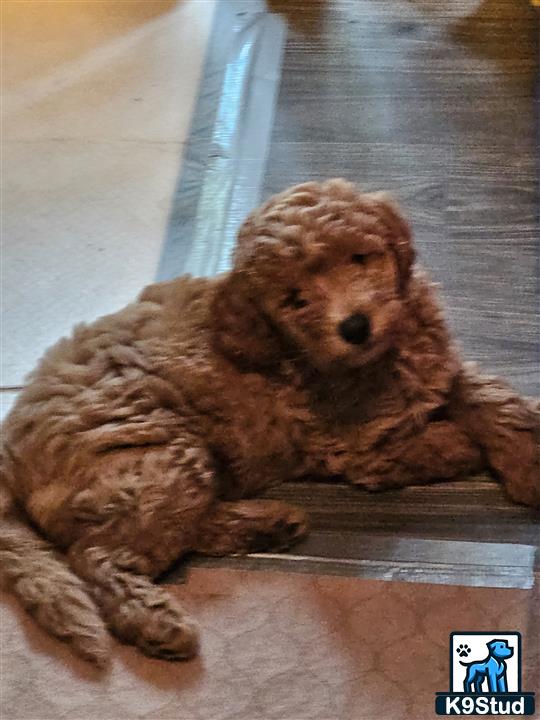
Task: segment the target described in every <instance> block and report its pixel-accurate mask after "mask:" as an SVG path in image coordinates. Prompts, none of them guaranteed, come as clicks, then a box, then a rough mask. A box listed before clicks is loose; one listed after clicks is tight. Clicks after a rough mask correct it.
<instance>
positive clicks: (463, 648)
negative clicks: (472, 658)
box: [456, 645, 471, 657]
mask: <svg viewBox="0 0 540 720" xmlns="http://www.w3.org/2000/svg"><path fill="white" fill-rule="evenodd" d="M456 652H457V654H458V655H459V657H468V656H469V655H470V652H471V648H470V647H469V646H468V645H458V646H457V648H456Z"/></svg>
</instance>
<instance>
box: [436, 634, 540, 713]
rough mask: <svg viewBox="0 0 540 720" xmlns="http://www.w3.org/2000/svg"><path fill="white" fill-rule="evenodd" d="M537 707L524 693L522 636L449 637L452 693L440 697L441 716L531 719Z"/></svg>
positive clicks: (437, 700)
mask: <svg viewBox="0 0 540 720" xmlns="http://www.w3.org/2000/svg"><path fill="white" fill-rule="evenodd" d="M534 704H535V703H534V693H531V692H523V691H522V689H521V635H520V633H518V632H498V633H488V632H468V631H467V632H465V631H462V632H453V633H451V634H450V690H449V691H448V692H439V693H437V696H436V700H435V711H436V713H437V714H438V715H514V716H515V715H532V714H533V713H534Z"/></svg>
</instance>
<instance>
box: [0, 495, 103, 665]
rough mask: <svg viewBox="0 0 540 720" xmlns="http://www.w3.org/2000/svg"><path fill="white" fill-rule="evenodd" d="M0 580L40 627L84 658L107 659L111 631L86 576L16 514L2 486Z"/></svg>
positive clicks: (0, 504) (94, 660)
mask: <svg viewBox="0 0 540 720" xmlns="http://www.w3.org/2000/svg"><path fill="white" fill-rule="evenodd" d="M0 581H1V582H2V585H4V586H5V587H6V589H9V590H10V591H11V592H12V593H13V594H14V595H15V596H16V597H18V599H19V600H20V601H21V603H22V604H23V605H24V607H25V608H26V610H27V611H28V612H29V613H30V614H31V615H32V616H33V617H34V618H35V619H36V621H37V622H38V623H39V625H41V627H42V628H44V629H45V630H47V631H48V632H49V633H51V634H52V635H55V636H56V637H58V638H60V639H61V640H64V641H65V642H67V643H69V644H70V645H71V647H72V649H73V650H74V652H75V653H76V654H77V655H80V656H81V657H83V658H84V659H85V660H89V661H91V662H92V663H94V664H96V665H98V666H99V667H104V666H105V665H106V664H107V661H108V657H109V635H108V633H107V630H106V628H105V625H104V623H103V620H102V619H101V617H100V614H99V612H98V610H97V608H96V606H95V605H94V602H93V601H92V599H91V598H90V596H89V594H88V592H87V590H86V587H85V585H84V583H83V581H82V580H80V579H79V578H78V577H77V576H76V575H74V574H73V573H72V572H71V571H70V569H69V568H68V567H67V565H66V564H65V563H64V562H62V559H61V558H60V557H59V555H58V554H57V553H56V552H55V551H54V549H53V547H52V546H51V545H49V544H48V543H47V542H46V541H45V540H42V539H41V538H40V537H39V536H38V535H37V533H36V532H34V530H33V529H32V528H31V526H30V525H29V524H28V523H27V522H25V519H24V517H22V516H21V515H20V514H18V512H17V511H16V510H15V508H14V507H13V503H12V501H11V498H10V497H9V494H8V492H7V490H6V489H5V487H1V486H0Z"/></svg>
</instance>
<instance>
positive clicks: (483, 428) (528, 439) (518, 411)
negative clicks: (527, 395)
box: [450, 365, 540, 507]
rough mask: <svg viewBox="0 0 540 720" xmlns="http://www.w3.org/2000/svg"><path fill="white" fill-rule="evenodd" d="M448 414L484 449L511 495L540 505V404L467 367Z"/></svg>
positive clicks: (494, 470)
mask: <svg viewBox="0 0 540 720" xmlns="http://www.w3.org/2000/svg"><path fill="white" fill-rule="evenodd" d="M450 415H451V417H452V419H453V420H454V422H456V423H457V424H458V425H459V426H460V427H461V428H463V430H464V431H465V432H466V433H467V434H468V436H469V437H470V438H471V440H472V441H473V442H474V443H476V444H477V445H478V446H479V447H480V448H481V450H482V452H483V454H484V456H485V459H486V462H487V465H488V466H489V468H490V469H491V470H492V471H493V472H494V473H495V474H496V475H497V476H498V477H500V478H501V480H502V482H503V483H504V486H505V488H506V491H507V492H508V494H509V495H510V497H511V498H512V499H513V500H515V501H517V502H520V503H523V504H525V505H531V506H533V507H540V405H539V404H538V402H536V403H534V402H532V401H527V400H525V399H523V398H521V397H519V395H517V394H516V393H515V392H514V391H513V390H512V389H511V388H510V387H509V386H508V385H506V384H505V383H504V382H502V381H501V380H499V379H498V378H493V377H487V376H482V375H480V374H479V373H477V372H476V370H475V368H474V367H473V366H470V365H466V366H465V367H464V368H463V369H462V371H461V372H460V374H459V375H458V377H457V378H456V381H455V383H454V387H453V390H452V396H451V402H450Z"/></svg>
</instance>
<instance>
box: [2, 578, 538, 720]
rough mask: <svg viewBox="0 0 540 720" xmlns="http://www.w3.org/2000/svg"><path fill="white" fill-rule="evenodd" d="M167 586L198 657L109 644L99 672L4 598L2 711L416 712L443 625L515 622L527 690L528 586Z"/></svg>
mask: <svg viewBox="0 0 540 720" xmlns="http://www.w3.org/2000/svg"><path fill="white" fill-rule="evenodd" d="M170 589H171V592H174V593H175V594H176V595H177V596H178V597H180V598H181V599H182V600H183V602H184V605H185V606H186V607H187V608H188V609H189V610H190V611H191V612H192V613H193V615H194V616H195V617H196V618H197V619H198V621H199V623H200V626H201V633H202V648H201V656H200V658H198V659H197V660H194V661H191V662H188V663H176V664H175V663H165V662H161V661H156V660H149V659H147V658H143V657H142V656H140V655H139V654H137V653H136V652H135V651H134V650H132V649H131V648H125V647H121V646H118V645H115V647H114V662H113V667H112V671H111V673H110V675H109V676H108V677H106V678H105V679H103V680H101V681H99V680H98V679H97V678H96V677H94V676H92V674H91V673H90V672H89V671H88V669H87V668H86V667H84V666H83V664H82V663H80V664H79V663H78V662H73V660H72V658H71V657H69V654H68V653H67V652H66V651H65V649H64V648H63V647H61V645H60V643H57V642H56V641H53V640H50V639H49V638H46V637H44V636H43V634H42V633H41V632H40V631H39V630H37V629H36V628H35V626H33V625H32V624H31V623H30V622H28V621H27V620H26V619H25V618H22V617H21V613H20V612H19V611H17V610H15V609H14V608H13V607H12V606H11V605H10V606H9V607H6V610H5V613H4V617H3V623H4V640H3V644H2V656H3V673H2V674H3V682H4V688H5V689H4V691H3V713H2V718H3V720H120V719H122V720H127V719H129V720H429V719H430V718H434V717H435V713H434V702H435V693H436V692H438V691H445V690H448V689H449V686H448V682H449V672H448V654H449V653H448V638H449V633H450V632H451V631H455V630H464V629H470V628H474V629H475V630H489V631H491V630H495V631H496V630H499V631H503V630H508V628H509V627H511V628H512V629H514V630H517V631H520V632H522V634H523V637H524V647H523V651H524V653H523V654H524V675H523V688H524V689H525V690H527V689H531V690H532V689H534V688H535V687H536V688H538V687H539V679H540V678H539V673H540V665H539V657H538V656H539V650H540V648H538V645H537V644H535V638H536V639H537V638H538V630H539V617H538V609H539V608H538V597H536V602H535V601H534V598H533V592H534V591H531V590H511V589H492V588H463V587H445V586H442V585H427V584H414V583H397V582H383V581H376V580H361V581H359V580H356V579H352V578H330V577H323V576H317V575H289V574H286V573H274V572H270V573H268V572H250V571H235V570H225V569H221V570H201V569H196V570H194V571H193V572H192V573H191V575H190V577H189V579H188V582H187V584H186V585H180V586H178V585H175V586H172V587H171V588H170ZM536 592H537V591H536ZM533 612H536V613H537V614H536V616H534V615H533Z"/></svg>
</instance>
